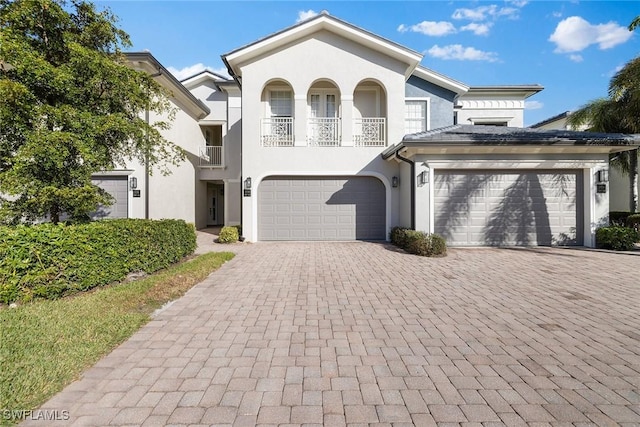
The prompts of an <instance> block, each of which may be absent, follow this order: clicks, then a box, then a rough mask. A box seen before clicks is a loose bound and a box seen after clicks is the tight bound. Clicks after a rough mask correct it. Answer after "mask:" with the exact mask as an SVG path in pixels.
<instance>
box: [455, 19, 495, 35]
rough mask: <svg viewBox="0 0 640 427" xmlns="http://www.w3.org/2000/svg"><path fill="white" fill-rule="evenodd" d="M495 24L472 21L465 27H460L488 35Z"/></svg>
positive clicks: (474, 32)
mask: <svg viewBox="0 0 640 427" xmlns="http://www.w3.org/2000/svg"><path fill="white" fill-rule="evenodd" d="M492 25H493V24H492V23H491V22H488V23H486V24H478V23H477V22H472V23H470V24H468V25H465V26H464V27H460V30H462V31H472V32H473V34H475V35H476V36H486V35H488V34H489V30H490V29H491V26H492Z"/></svg>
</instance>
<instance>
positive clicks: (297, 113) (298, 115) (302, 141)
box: [293, 95, 307, 147]
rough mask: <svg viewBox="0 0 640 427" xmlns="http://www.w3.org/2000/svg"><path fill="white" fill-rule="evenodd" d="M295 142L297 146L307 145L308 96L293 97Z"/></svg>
mask: <svg viewBox="0 0 640 427" xmlns="http://www.w3.org/2000/svg"><path fill="white" fill-rule="evenodd" d="M293 111H294V113H293V114H294V119H293V126H294V139H293V141H294V143H293V145H295V146H296V147H298V146H306V145H307V96H306V95H296V96H295V97H294V98H293Z"/></svg>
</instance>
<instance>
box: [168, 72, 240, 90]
mask: <svg viewBox="0 0 640 427" xmlns="http://www.w3.org/2000/svg"><path fill="white" fill-rule="evenodd" d="M207 81H210V82H213V83H218V82H226V81H231V80H229V79H228V78H227V77H225V76H221V75H220V74H218V73H214V72H213V71H209V70H204V71H201V72H199V73H197V74H194V75H193V76H191V77H187V78H186V79H183V80H181V81H180V83H182V85H183V86H184V87H186V88H187V89H193V88H194V87H197V86H199V85H201V84H202V83H204V82H207Z"/></svg>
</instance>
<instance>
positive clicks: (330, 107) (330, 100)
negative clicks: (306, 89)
mask: <svg viewBox="0 0 640 427" xmlns="http://www.w3.org/2000/svg"><path fill="white" fill-rule="evenodd" d="M336 104H337V101H336V95H335V94H333V93H312V94H311V95H310V96H309V117H311V118H317V117H338V108H337V105H336Z"/></svg>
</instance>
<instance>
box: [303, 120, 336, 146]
mask: <svg viewBox="0 0 640 427" xmlns="http://www.w3.org/2000/svg"><path fill="white" fill-rule="evenodd" d="M308 124H309V126H308V141H309V145H311V146H314V147H337V146H339V145H340V140H341V135H340V119H339V118H336V117H316V118H312V119H309V122H308Z"/></svg>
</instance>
